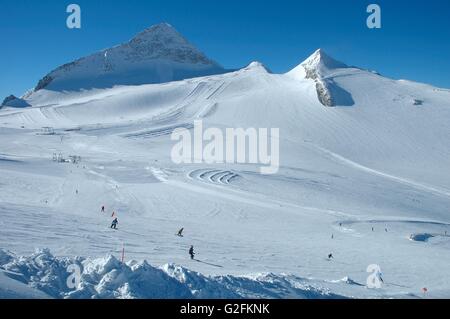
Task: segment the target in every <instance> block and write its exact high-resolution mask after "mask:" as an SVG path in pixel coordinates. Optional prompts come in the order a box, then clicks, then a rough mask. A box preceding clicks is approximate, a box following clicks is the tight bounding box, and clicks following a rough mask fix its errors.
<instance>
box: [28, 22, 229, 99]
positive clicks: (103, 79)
mask: <svg viewBox="0 0 450 319" xmlns="http://www.w3.org/2000/svg"><path fill="white" fill-rule="evenodd" d="M223 72H224V70H223V68H222V67H221V66H220V65H219V64H217V63H216V62H214V61H212V60H210V59H209V58H208V57H206V56H205V55H204V54H203V53H202V52H200V51H199V50H198V49H197V48H196V47H194V46H193V45H192V44H190V43H189V42H188V41H187V40H186V39H185V38H184V37H183V36H182V35H181V34H180V33H178V32H177V31H176V30H175V29H174V28H173V27H172V26H171V25H169V24H167V23H161V24H157V25H154V26H152V27H150V28H148V29H146V30H144V31H142V32H141V33H139V34H137V35H136V36H135V37H134V38H132V39H131V40H130V41H129V42H126V43H124V44H121V45H118V46H115V47H112V48H109V49H106V50H102V51H100V52H97V53H94V54H92V55H89V56H87V57H84V58H81V59H78V60H76V61H73V62H70V63H67V64H64V65H62V66H60V67H58V68H56V69H55V70H54V71H52V72H50V73H49V74H47V75H46V76H44V77H43V78H42V79H41V80H40V81H39V83H38V84H37V85H36V87H35V88H34V92H36V91H39V90H42V89H46V90H54V91H65V90H69V91H72V90H80V89H91V88H107V87H113V86H115V85H139V84H148V83H162V82H169V81H174V80H182V79H185V78H191V77H196V76H204V75H210V74H217V73H223Z"/></svg>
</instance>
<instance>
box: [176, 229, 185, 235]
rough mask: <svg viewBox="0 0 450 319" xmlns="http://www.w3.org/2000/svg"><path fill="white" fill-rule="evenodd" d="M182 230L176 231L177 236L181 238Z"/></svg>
mask: <svg viewBox="0 0 450 319" xmlns="http://www.w3.org/2000/svg"><path fill="white" fill-rule="evenodd" d="M183 230H184V228H181V229H180V230H179V231H178V233H177V236H179V237H183Z"/></svg>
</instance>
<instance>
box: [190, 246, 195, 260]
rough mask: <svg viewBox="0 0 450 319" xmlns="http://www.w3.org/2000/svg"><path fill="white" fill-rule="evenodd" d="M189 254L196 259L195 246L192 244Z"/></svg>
mask: <svg viewBox="0 0 450 319" xmlns="http://www.w3.org/2000/svg"><path fill="white" fill-rule="evenodd" d="M189 255H191V259H194V256H195V252H194V246H191V248H189Z"/></svg>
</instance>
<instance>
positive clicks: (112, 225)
mask: <svg viewBox="0 0 450 319" xmlns="http://www.w3.org/2000/svg"><path fill="white" fill-rule="evenodd" d="M118 223H119V221H118V220H117V218H114V220H113V221H112V223H111V228H112V229H117V224H118Z"/></svg>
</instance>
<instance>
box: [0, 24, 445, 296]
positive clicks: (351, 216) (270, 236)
mask: <svg viewBox="0 0 450 319" xmlns="http://www.w3.org/2000/svg"><path fill="white" fill-rule="evenodd" d="M160 28H162V29H164V30H166V31H164V32H162V31H161V32H162V33H163V35H161V34H160V32H157V34H159V35H158V36H157V37H156V38H159V37H161V38H166V33H168V34H169V38H173V37H172V36H170V35H171V34H172V32H173V29H171V28H170V27H168V26H165V25H162V26H158V27H156V29H160ZM150 30H151V29H150ZM147 33H148V32H147ZM147 33H146V32H144V34H143V35H142V36H138V38H145V39H147V38H148V37H149V38H152V39H153V40H152V41H150V42H152V43H154V38H153V36H150V35H151V34H154V31H152V32H149V33H150V35H148V34H147ZM146 34H147V35H146ZM180 41H181V40H180ZM138 42H139V41H138ZM144 42H145V41H144ZM183 43H184V42H183ZM186 45H187V44H186ZM174 46H175V47H176V48H177V49H176V50H175V51H174V52H172V51H171V50H170V49H169V51H170V52H172V53H167V50H166V49H167V47H166V48H165V49H163V48H159V49H156V48H153V49H152V50H151V52H153V53H151V54H150V53H148V52H147V51H146V49H145V50H143V51H145V53H142V55H139V57H140V58H136V57H135V56H134V58H133V59H132V60H133V61H139V62H136V67H140V66H142V65H144V66H147V65H148V64H147V62H148V61H152V62H151V63H153V62H154V61H156V60H155V59H153V58H152V59H150V60H148V61H147V60H146V59H147V58H146V57H148V56H152V57H161V56H164V57H167V56H170V60H171V65H173V63H181V64H183V65H189V66H192V65H204V66H208V67H212V68H215V67H216V66H217V65H216V64H215V63H213V62H208V61H209V60H207V59H206V60H205V59H204V58H200V55H197V54H194V56H191V55H190V54H188V55H184V54H181V56H180V54H179V53H180V51H179V50H178V48H179V47H180V45H179V44H178V43H177V44H176V45H174ZM144 47H145V48H147V46H146V45H144ZM169 47H171V46H169ZM118 48H120V49H116V50H117V52H116V53H114V54H111V55H110V53H108V54H107V55H106V56H107V57H114V56H116V58H117V59H118V60H116V59H112V60H110V61H111V62H114V63H112V65H115V66H116V67H114V68H112V69H111V70H113V71H112V72H117V73H114V74H115V75H114V80H115V81H116V80H118V79H122V80H125V79H128V78H127V77H122V76H123V73H121V72H119V69H120V68H117V66H120V65H123V64H122V63H124V64H127V66H126V68H124V69H127V70H128V69H129V65H130V64H133V63H128V62H126V61H128V60H126V59H125V60H123V61H122V60H121V59H122V58H123V57H126V56H127V55H126V54H123V52H125V51H126V52H141V51H140V50H134V49H133V50H131V49H128V46H127V45H125V46H121V47H118ZM186 50H187V52H193V49H192V48H191V47H190V46H189V45H187V49H186ZM182 51H183V52H185V51H184V50H182ZM161 52H162V53H161ZM104 53H105V52H103V54H102V53H100V54H97V55H94V56H92V57H89V58H86V60H81V61H82V62H83V63H81V64H82V65H90V63H91V62H92V63H93V64H95V65H96V66H97V67H98V68H97V69H95V68H93V69H92V72H93V73H92V76H90V77H86V78H83V79H82V80H80V81H78V80H75V79H76V75H78V74H83V76H84V75H85V73H84V72H85V71H86V69H85V67H84V66H83V67H81V66H72V67H69V70H70V71H68V72H67V78H66V77H65V76H66V73H65V72H64V71H63V70H62V69H61V70H59V71H57V72H56V71H55V72H56V73H54V74H58V76H55V79H56V78H57V77H58V78H59V80H55V81H54V82H53V81H50V82H49V84H48V85H47V86H43V87H42V88H40V89H39V90H36V91H34V92H33V93H31V94H29V95H27V96H24V97H23V99H22V100H21V101H23V103H26V104H27V105H30V107H24V108H11V107H5V108H3V109H2V110H0V133H1V134H0V174H1V176H2V179H1V180H0V194H1V200H0V214H1V216H2V220H1V222H2V223H4V224H5V225H8V227H7V228H5V229H4V230H3V231H2V232H0V243H2V245H3V247H0V248H5V249H7V250H9V251H13V252H15V253H17V254H20V255H30V254H32V253H33V248H35V247H36V248H49V249H51V251H52V253H53V254H55V255H56V256H57V257H53V256H51V255H50V254H47V253H44V254H36V255H32V256H31V257H27V258H25V259H24V258H20V257H17V258H16V257H13V256H12V255H10V254H9V253H8V254H6V255H5V256H7V259H8V260H7V261H5V262H4V265H5V267H6V270H7V271H11V272H17V271H19V270H20V271H21V276H24V277H26V278H27V281H26V282H29V283H33V284H34V285H36V280H37V281H40V280H41V279H39V280H38V277H36V276H34V273H33V271H34V270H33V269H35V268H34V266H33V265H34V264H35V262H36V260H37V261H40V260H42V259H43V260H52V261H55V262H57V263H58V264H60V265H62V266H61V267H59V268H58V269H57V270H58V273H60V272H62V273H64V272H63V268H64V267H63V266H64V265H65V263H66V260H65V259H64V261H63V260H62V259H60V258H61V257H68V258H70V260H74V258H73V257H74V256H77V255H80V256H94V257H95V256H97V257H102V256H105V255H107V254H112V255H114V256H115V257H116V258H117V257H119V256H121V254H122V252H123V249H125V259H126V261H127V262H130V263H129V264H127V265H123V264H121V263H119V262H118V261H117V260H116V259H114V258H109V259H107V260H103V261H95V260H94V261H92V260H85V259H84V258H83V259H82V260H83V261H82V262H83V264H85V265H88V266H89V267H94V268H95V267H97V266H98V267H99V268H95V269H94V268H89V269H86V270H85V274H86V276H87V277H83V280H84V281H83V282H84V286H83V287H84V288H83V287H81V290H80V291H75V292H73V293H74V294H73V295H74V296H79V295H77V293H80V294H81V293H83V296H89V297H92V296H129V295H132V296H151V295H152V293H154V291H153V290H148V291H147V290H146V291H141V290H140V286H138V287H137V286H134V285H133V283H134V282H135V281H134V280H135V278H140V277H139V276H141V272H144V270H145V269H148V270H149V271H148V272H147V273H148V274H149V276H148V277H147V276H146V277H145V282H146V284H149V285H151V282H152V281H153V280H156V281H155V282H156V283H160V282H161V280H159V279H158V278H160V279H161V278H163V279H164V280H166V281H167V282H171V283H172V284H173V286H174V287H178V285H179V284H178V283H177V282H174V281H173V280H172V279H173V278H172V279H171V278H168V277H167V274H169V277H170V274H172V272H170V271H169V272H167V271H165V274H161V269H160V268H158V269H156V268H154V267H150V266H147V265H145V264H143V263H140V264H139V265H145V266H140V268H139V267H138V268H137V269H135V268H134V266H133V265H136V264H135V263H133V262H131V259H139V260H147V261H148V262H149V263H151V264H152V265H165V264H167V263H169V264H172V263H175V264H178V265H181V266H183V267H186V268H189V269H192V270H194V271H198V272H201V273H202V274H206V275H213V277H211V278H209V277H208V278H209V279H208V278H204V277H203V276H202V275H198V274H195V276H194V275H192V280H193V281H195V282H196V283H197V284H196V285H194V284H193V283H189V282H188V283H186V282H184V281H183V285H182V287H180V288H179V289H183V291H186V290H185V289H188V290H189V291H190V292H189V291H188V292H187V293H188V294H189V293H191V292H192V291H197V290H202V289H206V288H205V287H206V286H204V285H203V284H202V285H200V284H199V283H198V281H197V280H200V279H201V280H202V282H209V283H210V284H213V285H215V287H221V289H222V288H223V287H224V286H223V285H224V284H225V285H226V287H228V288H229V289H231V291H232V292H237V290H238V289H239V288H236V287H241V288H240V289H241V290H242V289H243V287H245V289H246V290H247V292H246V293H245V294H242V293H241V294H240V296H249V295H252V296H255V295H256V296H258V294H259V296H264V297H268V296H274V297H280V296H281V297H287V296H286V295H284V294H280V293H279V292H280V291H284V292H290V293H291V296H293V297H299V296H301V295H302V294H303V292H304V289H303V288H301V289H298V291H297V292H295V291H294V290H292V289H293V287H297V288H298V287H303V286H302V285H309V284H310V283H311V281H310V280H309V279H304V278H314V280H313V281H314V285H316V284H318V285H319V286H320V287H322V288H326V289H330V290H331V292H332V293H336V294H337V295H339V296H345V297H355V296H356V297H366V296H369V297H374V296H376V297H380V296H381V297H400V296H401V297H405V296H406V297H421V296H423V292H422V288H424V287H427V288H428V291H429V294H430V295H431V296H437V297H441V296H445V297H448V296H450V293H449V292H450V278H449V277H448V275H447V273H448V265H449V264H450V255H449V254H448V249H449V247H450V241H449V239H450V237H449V235H448V234H449V233H450V214H449V210H448V209H449V207H450V169H449V167H450V162H449V158H450V147H449V141H450V125H448V123H449V120H450V91H449V90H446V89H441V88H436V87H433V86H430V85H426V84H420V83H415V82H410V81H405V80H393V79H389V78H386V77H383V76H380V75H379V74H376V73H373V72H370V71H366V70H363V69H359V68H356V67H349V66H348V65H346V64H344V63H341V62H338V61H336V60H335V59H333V58H332V57H330V56H328V55H327V54H326V53H325V52H323V50H318V51H316V52H315V53H313V55H312V56H311V57H309V58H308V59H306V60H305V61H304V62H302V63H300V64H299V65H298V66H297V67H296V68H294V69H293V70H292V71H290V72H287V73H286V74H274V73H271V72H269V71H268V69H267V68H266V67H265V66H264V65H263V64H262V63H259V62H252V63H250V64H249V65H248V66H247V67H245V68H243V69H240V70H237V71H233V72H228V73H223V72H219V73H220V74H214V75H208V76H202V77H195V78H187V79H184V80H179V81H171V82H169V83H153V84H143V85H121V86H114V87H109V85H102V86H103V87H101V88H100V87H99V86H98V85H96V80H95V79H105V74H107V72H109V71H106V70H105V65H106V66H107V65H108V63H106V64H105V60H104V58H105V54H104ZM153 54H154V55H153ZM132 56H133V55H132ZM119 57H120V58H119ZM144 57H145V58H144ZM141 58H142V59H141ZM102 59H103V60H102ZM96 61H103V62H102V63H100V62H99V63H97V62H96ZM158 61H159V60H158ZM174 61H178V62H174ZM200 61H201V62H200ZM88 62H89V63H88ZM94 62H95V63H94ZM148 63H150V62H148ZM177 65H178V64H177ZM72 68H73V69H72ZM106 69H109V67H107V68H106ZM121 70H123V69H121ZM137 70H138V69H137ZM72 71H73V72H72ZM86 72H87V71H86ZM137 73H139V72H137ZM145 74H147V73H145ZM97 75H99V77H96V76H97ZM111 79H112V78H111ZM90 81H91V82H90ZM76 83H90V85H82V86H84V87H86V89H83V90H80V85H78V87H76V85H73V86H71V85H72V84H76ZM99 83H101V84H104V83H106V82H105V81H103V82H102V81H99ZM110 83H112V82H110ZM118 83H119V82H117V81H116V82H114V84H118ZM69 84H70V85H69ZM58 86H59V89H58ZM89 87H90V88H89ZM10 100H11V101H12V100H14V98H11V99H10ZM195 120H202V121H203V125H204V128H207V127H214V128H218V129H225V128H279V139H280V169H279V171H278V173H277V174H275V175H261V174H260V173H259V167H260V165H254V164H239V163H227V164H220V163H213V164H211V163H208V164H207V163H197V164H183V165H180V164H176V163H174V162H173V161H172V159H171V150H172V148H173V146H174V141H172V140H171V138H170V135H171V133H172V132H173V131H174V129H176V128H187V129H192V127H193V122H194V121H195ZM43 127H52V128H53V130H52V129H50V130H49V129H48V128H47V129H44V130H42V128H43ZM55 153H56V154H59V153H61V156H62V157H64V156H66V157H67V158H68V156H70V155H72V156H80V157H81V158H82V163H80V164H81V165H73V164H68V163H66V161H60V160H55V161H52V160H51V159H52V157H53V154H55ZM102 205H105V206H106V207H107V211H108V214H105V213H101V212H100V207H101V206H102ZM112 211H114V212H115V214H116V215H115V216H118V218H119V220H120V224H119V230H118V231H112V230H110V229H108V227H109V225H110V219H111V218H110V216H111V214H110V213H112ZM181 227H184V228H185V236H184V237H178V236H174V234H175V232H176V231H177V230H178V229H179V228H181ZM190 245H194V246H195V249H196V251H197V252H198V255H197V256H198V260H197V261H191V260H190V259H189V256H188V255H187V250H188V248H189V246H190ZM329 253H333V256H334V259H332V260H329V259H328V258H327V256H328V254H329ZM8 256H9V257H8ZM25 261H26V262H25ZM24 263H25V264H26V267H25V266H24ZM374 263H376V264H378V265H379V266H380V267H381V269H382V270H383V275H384V276H385V277H384V281H385V285H384V286H383V287H382V289H380V290H371V289H366V288H364V286H365V284H366V280H367V276H368V275H369V274H368V273H367V272H366V270H367V266H368V265H371V264H374ZM48 264H49V263H48ZM105 265H109V266H111V267H109V266H108V267H106V266H105ZM22 266H23V267H22ZM29 269H31V270H29ZM183 269H184V268H183ZM103 270H104V271H103ZM52 271H53V270H52V269H42V272H40V273H42V274H44V275H43V276H44V277H43V278H48V276H46V275H45V274H47V273H52ZM261 272H264V273H272V274H269V275H265V276H263V278H262V279H254V278H255V276H254V275H253V276H252V278H253V279H252V280H251V281H245V280H244V279H242V275H245V274H255V273H256V274H258V273H261ZM282 273H283V274H288V275H279V274H282ZM151 274H160V275H161V276H163V277H158V278H156V277H154V276H153V275H151ZM187 274H188V271H185V270H183V271H181V272H180V276H181V277H183V278H186V276H188V275H187ZM0 275H1V274H0ZM218 275H226V278H225V277H216V276H218ZM228 275H233V276H228ZM119 277H120V280H116V278H119ZM50 278H53V277H50ZM177 278H178V277H177ZM257 278H259V277H257ZM343 278H344V279H345V278H346V279H345V280H343ZM350 278H351V279H350ZM3 279H5V277H4V276H3ZM3 279H2V278H0V284H1V280H3ZM94 279H95V280H94ZM42 280H45V279H42ZM99 280H100V281H99ZM109 280H111V282H113V283H114V284H111V285H109V282H110V281H109ZM244 281H245V286H244ZM268 281H270V282H271V283H272V284H273V285H272V289H275V290H276V291H272V290H270V289H269V290H267V289H266V288H267V285H266V283H267V282H268ZM274 283H275V284H274ZM9 284H11V283H10V281H9V280H8V285H9ZM299 285H300V286H299ZM44 286H45V287H46V288H47V289H50V288H51V289H52V296H59V297H60V296H68V295H71V292H70V291H61V290H60V289H59V288H58V287H57V285H54V284H53V283H45V285H44ZM55 287H56V288H55ZM105 287H106V288H105ZM208 287H209V284H208ZM251 287H253V288H255V289H256V288H257V289H256V290H252V289H250V288H251ZM22 288H23V287H22ZM57 288H58V289H57ZM228 288H227V289H228ZM260 288H263V289H264V291H262V290H261V289H260ZM316 288H317V287H315V288H314V289H312V292H313V293H312V294H311V295H309V297H312V298H317V297H318V294H317V293H314V291H315V292H317V291H322V290H321V289H316ZM54 289H56V290H54ZM61 289H62V288H61ZM105 289H106V290H105ZM306 290H308V289H306ZM0 291H1V289H0ZM179 291H182V290H179ZM179 291H171V292H170V293H174V294H171V296H173V295H176V292H179ZM222 291H225V290H222ZM226 291H228V290H226ZM27 293H31V294H33V293H34V291H33V292H27ZM121 293H122V294H121ZM319 295H322V294H321V293H320V294H319ZM206 296H214V295H206ZM305 297H308V295H305Z"/></svg>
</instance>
